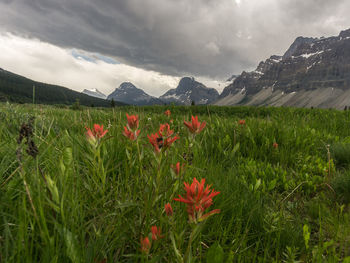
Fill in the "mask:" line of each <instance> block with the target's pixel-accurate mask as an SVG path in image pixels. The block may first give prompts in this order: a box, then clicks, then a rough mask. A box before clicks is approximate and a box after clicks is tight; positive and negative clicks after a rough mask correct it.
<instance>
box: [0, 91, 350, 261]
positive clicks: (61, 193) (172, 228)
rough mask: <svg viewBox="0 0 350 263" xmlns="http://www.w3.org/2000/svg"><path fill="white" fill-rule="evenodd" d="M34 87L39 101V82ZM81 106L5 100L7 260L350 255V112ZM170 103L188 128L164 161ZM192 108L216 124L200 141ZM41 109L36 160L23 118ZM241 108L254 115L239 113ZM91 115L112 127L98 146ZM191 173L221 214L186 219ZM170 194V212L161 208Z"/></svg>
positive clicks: (176, 120) (2, 250) (177, 129)
mask: <svg viewBox="0 0 350 263" xmlns="http://www.w3.org/2000/svg"><path fill="white" fill-rule="evenodd" d="M35 92H36V95H35V97H36V101H37V99H38V96H39V94H40V91H39V89H38V86H37V85H36V91H35ZM30 98H31V97H30ZM80 102H82V101H80ZM82 104H83V103H82ZM94 104H95V105H97V104H96V103H94ZM80 108H81V110H79V111H73V110H71V109H69V108H66V107H65V106H62V105H61V106H59V107H52V106H42V105H36V106H31V105H27V104H26V105H13V104H10V103H3V104H0V207H1V208H0V220H1V224H0V261H1V262H2V261H3V262H26V261H28V262H103V260H104V259H106V260H107V262H182V261H191V262H342V261H346V260H348V258H349V257H350V250H349V245H348V244H349V236H350V226H349V220H350V211H349V200H350V195H349V189H350V179H349V178H350V176H349V174H350V171H349V169H350V167H349V166H348V163H349V162H348V160H347V157H344V156H346V154H343V153H340V152H341V151H343V150H338V149H337V147H338V146H337V145H339V144H340V145H347V143H348V139H347V138H350V129H349V117H350V115H349V111H335V110H319V109H313V110H310V109H292V108H263V107H257V108H253V107H216V106H209V107H207V106H193V107H185V106H166V107H161V106H154V107H132V106H126V107H123V108H114V109H113V108H111V109H100V108H93V109H88V108H84V107H80ZM166 109H169V110H171V118H172V119H173V123H171V124H170V126H171V129H172V130H174V133H175V134H178V135H179V137H180V139H179V140H178V141H176V142H175V143H174V145H173V146H172V147H171V148H170V149H169V150H168V152H167V154H163V155H162V157H161V158H155V156H154V154H153V150H152V147H151V145H150V144H149V142H148V138H147V134H151V133H154V132H155V131H156V130H157V129H158V128H159V124H160V123H166V122H168V121H169V118H167V117H166V116H165V115H164V111H165V110H166ZM125 113H129V114H138V115H139V118H140V130H141V133H140V138H139V140H138V141H136V142H131V141H129V140H128V139H127V138H125V137H124V136H123V135H122V131H123V130H124V128H123V127H124V126H125V125H126V117H125ZM191 115H198V116H199V120H200V121H206V122H207V125H206V127H205V129H204V130H203V131H202V132H201V133H200V134H198V135H196V137H195V139H194V140H193V139H192V137H191V136H189V133H188V130H187V129H186V128H185V127H184V125H183V120H189V119H190V117H191ZM32 116H33V117H35V119H34V123H33V134H34V135H33V140H34V142H35V143H36V145H37V147H38V149H39V153H38V155H37V156H36V158H35V159H34V158H33V157H32V156H29V155H28V154H27V153H26V152H25V151H23V156H22V159H21V160H19V159H18V156H17V154H16V153H17V149H18V145H17V138H18V136H19V134H18V132H19V128H20V126H21V125H22V123H27V122H28V120H29V119H30V118H31V117H32ZM242 119H244V120H245V121H246V123H245V124H244V125H241V124H239V123H238V121H239V120H242ZM95 123H98V124H103V125H104V128H105V129H108V133H107V135H106V136H105V137H103V138H102V139H101V141H99V142H98V144H94V143H89V142H88V141H87V139H86V134H85V133H86V128H85V127H90V128H91V127H93V124H95ZM274 142H276V143H278V147H274V146H273V143H274ZM327 145H331V148H330V150H331V162H329V160H328V155H327ZM340 148H341V147H340ZM345 151H347V150H345ZM333 159H334V164H333V162H332V160H333ZM176 162H181V163H182V164H185V167H184V173H183V174H181V176H177V175H175V174H174V173H173V172H172V171H171V168H170V166H171V164H175V163H176ZM329 165H331V173H330V175H331V177H330V178H328V175H329V173H328V169H329ZM194 177H196V178H197V179H201V178H205V179H206V183H207V184H211V185H212V188H213V189H215V190H217V191H220V194H219V195H218V196H216V197H215V199H214V201H213V206H212V207H213V208H215V209H220V210H221V211H220V213H219V214H215V215H212V216H211V217H209V218H208V219H207V220H206V221H204V222H202V223H201V224H198V225H197V227H196V226H193V224H189V221H188V215H187V211H186V205H185V204H183V203H179V202H174V201H173V198H176V197H177V196H178V195H179V194H180V195H182V196H184V195H185V192H184V190H183V182H191V181H192V178H194ZM168 202H170V203H171V205H172V207H173V210H174V213H173V215H172V216H171V217H170V216H167V215H166V214H165V212H164V205H165V204H166V203H168ZM212 207H211V208H212ZM151 226H158V227H160V228H161V231H162V232H161V234H162V238H160V239H159V240H152V238H151V237H152V235H150V228H151ZM198 229H199V230H198ZM146 236H147V237H149V238H150V240H151V242H152V246H151V249H150V253H149V254H145V253H142V252H141V250H140V248H141V246H140V240H141V238H143V237H146Z"/></svg>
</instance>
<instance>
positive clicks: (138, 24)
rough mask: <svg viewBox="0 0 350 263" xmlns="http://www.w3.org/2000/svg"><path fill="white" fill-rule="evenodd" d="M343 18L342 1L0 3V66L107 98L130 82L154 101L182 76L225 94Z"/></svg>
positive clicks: (329, 32) (336, 28)
mask: <svg viewBox="0 0 350 263" xmlns="http://www.w3.org/2000/svg"><path fill="white" fill-rule="evenodd" d="M349 11H350V1H346V0H339V1H337V2H330V1H325V0H309V1H302V0H265V1H259V0H220V1H218V0H216V1H215V0H192V1H186V0H178V1H174V0H161V1H160V0H158V1H157V0H144V1H138V0H128V1H113V0H106V1H104V2H103V3H101V2H98V3H96V2H94V1H93V0H71V1H68V0H61V1H59V0H35V1H26V0H0V46H1V48H2V52H0V68H3V69H5V70H9V71H12V72H14V73H17V74H20V75H23V76H25V77H28V78H31V79H33V80H36V81H42V82H47V83H52V84H57V85H62V86H65V87H68V88H71V89H74V90H77V91H82V90H83V89H93V88H97V89H99V90H100V91H101V92H103V93H105V94H107V95H108V94H109V93H111V92H112V91H113V90H114V89H115V88H117V87H118V86H119V85H120V84H121V83H122V82H124V81H130V82H132V83H134V84H135V85H136V86H137V87H139V88H142V89H144V90H145V91H146V92H147V93H149V94H150V95H153V96H160V95H162V94H163V93H164V92H166V91H167V90H168V89H170V88H175V87H176V86H177V84H178V81H179V79H180V78H181V77H183V76H194V77H195V78H196V79H197V80H198V81H200V82H203V83H204V84H206V85H207V86H208V87H213V88H216V89H218V90H219V92H221V91H222V89H223V88H224V87H225V80H226V79H227V78H229V77H230V76H231V75H232V74H240V73H241V72H242V71H243V70H246V71H249V70H253V69H255V67H256V66H257V65H258V63H259V62H260V61H262V60H265V59H267V58H268V57H270V56H271V55H283V53H284V52H285V51H286V50H287V49H288V47H289V46H290V45H291V44H292V42H293V41H294V39H295V38H296V37H298V36H304V37H322V36H325V37H329V36H333V35H338V34H339V32H340V31H341V30H345V29H348V28H349V27H350V22H349V21H348V19H347V14H348V13H349Z"/></svg>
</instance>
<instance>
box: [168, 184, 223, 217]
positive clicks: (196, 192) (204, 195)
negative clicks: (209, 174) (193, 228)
mask: <svg viewBox="0 0 350 263" xmlns="http://www.w3.org/2000/svg"><path fill="white" fill-rule="evenodd" d="M204 184H205V179H202V180H201V182H198V180H197V179H196V178H193V182H192V184H191V185H189V184H188V183H186V182H185V183H184V185H185V190H186V198H183V197H182V196H181V195H179V198H175V199H174V200H175V201H179V202H183V203H185V204H187V213H188V216H189V218H190V221H191V222H194V223H197V222H198V221H203V220H205V219H207V218H208V217H209V216H211V215H213V214H217V213H220V209H215V210H212V211H210V212H208V213H206V214H203V213H204V211H205V210H206V209H207V208H209V207H210V206H211V205H212V204H213V199H212V198H213V197H214V196H217V195H218V194H220V192H215V191H214V190H212V189H210V187H211V186H210V185H207V186H206V187H205V188H204Z"/></svg>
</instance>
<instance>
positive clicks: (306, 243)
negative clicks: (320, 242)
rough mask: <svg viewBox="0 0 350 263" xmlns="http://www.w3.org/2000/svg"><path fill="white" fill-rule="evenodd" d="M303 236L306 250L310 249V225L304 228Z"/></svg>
mask: <svg viewBox="0 0 350 263" xmlns="http://www.w3.org/2000/svg"><path fill="white" fill-rule="evenodd" d="M303 235H304V241H305V247H306V249H309V240H310V231H309V227H308V225H304V226H303Z"/></svg>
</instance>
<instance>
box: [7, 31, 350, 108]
mask: <svg viewBox="0 0 350 263" xmlns="http://www.w3.org/2000/svg"><path fill="white" fill-rule="evenodd" d="M226 83H227V86H226V87H225V88H224V90H223V91H222V93H221V94H220V95H219V93H218V91H217V90H216V89H213V88H208V87H206V86H205V85H204V84H202V83H200V82H198V81H196V80H195V79H194V78H193V77H184V78H182V79H181V80H180V82H179V84H178V86H177V87H176V88H175V89H170V90H168V91H167V92H165V93H164V94H163V95H161V96H160V97H159V98H156V97H153V96H151V95H149V94H147V93H146V92H145V91H143V90H142V89H140V88H137V87H136V86H135V85H134V84H132V83H130V82H123V83H122V84H121V85H120V86H119V87H118V88H116V89H115V90H114V91H113V92H112V93H111V94H109V95H108V96H106V95H105V94H103V93H102V92H100V91H99V90H97V89H92V90H87V89H85V90H83V92H82V93H79V92H75V91H73V90H70V89H67V88H64V87H60V86H57V85H49V84H45V83H40V82H35V81H33V80H30V79H27V78H24V77H22V76H20V75H17V74H14V73H11V72H9V71H6V70H3V69H1V68H0V101H1V100H2V101H4V100H10V101H14V102H31V101H32V95H33V86H35V90H36V93H35V94H36V96H35V98H36V102H38V103H47V104H72V103H74V102H75V101H76V100H77V99H79V100H80V103H81V104H83V105H95V106H110V104H111V103H110V101H108V100H112V99H113V100H114V101H115V103H116V105H122V104H123V103H124V104H132V105H139V106H142V105H156V104H158V105H163V104H169V103H174V104H177V105H190V104H192V103H193V102H194V103H195V104H215V105H256V106H260V105H261V106H291V107H319V108H337V109H342V108H344V107H345V106H350V29H348V30H344V31H341V32H340V34H339V35H338V36H333V37H328V38H325V37H321V38H311V37H298V38H296V39H295V41H294V42H293V43H292V44H291V46H290V47H289V48H288V50H287V51H286V52H285V53H284V54H283V55H272V56H271V57H269V58H268V59H266V60H265V61H261V62H260V63H259V64H258V66H257V67H256V69H255V70H254V71H250V72H247V71H243V72H242V73H241V74H240V75H232V76H231V77H229V78H228V79H227V80H226ZM106 99H107V100H106ZM119 102H120V103H119Z"/></svg>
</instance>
